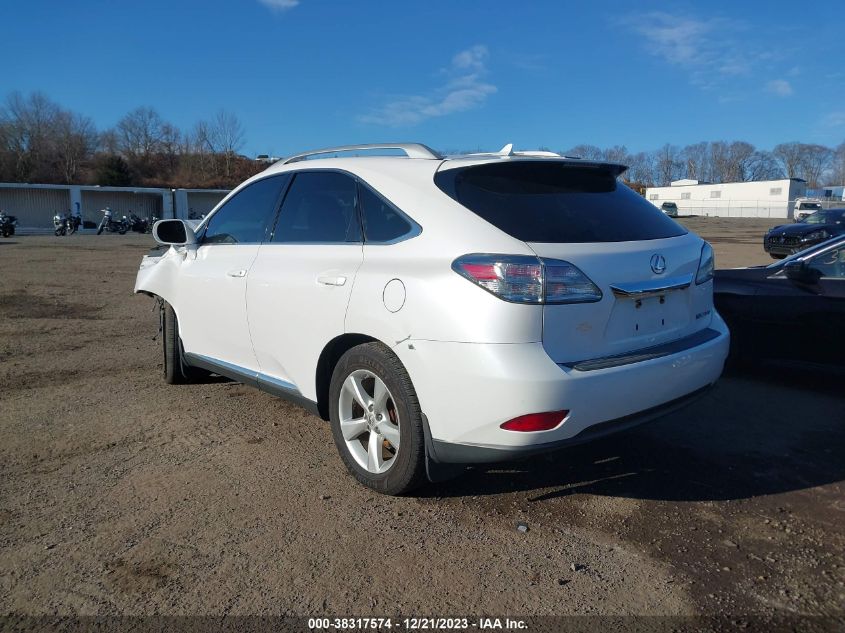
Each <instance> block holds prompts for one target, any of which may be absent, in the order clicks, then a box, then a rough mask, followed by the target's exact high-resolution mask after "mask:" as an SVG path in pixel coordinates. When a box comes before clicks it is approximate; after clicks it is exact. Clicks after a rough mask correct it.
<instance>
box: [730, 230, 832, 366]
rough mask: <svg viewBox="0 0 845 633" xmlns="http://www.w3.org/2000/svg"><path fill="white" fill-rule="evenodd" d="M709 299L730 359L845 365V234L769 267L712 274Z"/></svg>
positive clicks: (738, 269)
mask: <svg viewBox="0 0 845 633" xmlns="http://www.w3.org/2000/svg"><path fill="white" fill-rule="evenodd" d="M714 301H715V304H716V309H717V310H718V311H719V314H721V315H722V316H723V317H724V319H725V321H726V322H727V323H728V325H729V327H730V330H731V355H732V357H733V358H735V359H738V360H739V359H743V358H776V359H781V360H798V361H812V362H817V363H832V364H835V365H838V366H839V367H843V366H845V235H840V236H838V237H835V238H833V239H829V240H827V241H825V242H823V243H822V244H818V245H816V246H814V247H813V248H810V249H807V250H805V251H801V252H800V253H797V254H795V255H792V256H791V257H789V258H787V259H784V260H782V261H780V262H776V263H774V264H770V265H769V266H755V267H753V268H737V269H732V270H717V271H716V276H715V280H714Z"/></svg>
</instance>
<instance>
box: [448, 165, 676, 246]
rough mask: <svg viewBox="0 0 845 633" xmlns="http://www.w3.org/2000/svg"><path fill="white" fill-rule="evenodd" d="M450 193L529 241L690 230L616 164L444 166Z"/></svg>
mask: <svg viewBox="0 0 845 633" xmlns="http://www.w3.org/2000/svg"><path fill="white" fill-rule="evenodd" d="M434 182H435V184H436V185H437V186H438V187H439V188H440V189H441V190H442V191H443V192H444V193H446V194H447V195H448V196H450V197H451V198H453V199H454V200H456V201H458V202H460V203H461V204H462V205H463V206H465V207H466V208H467V209H469V210H470V211H472V212H474V213H476V214H477V215H479V216H481V217H482V218H484V219H485V220H487V221H488V222H490V223H491V224H493V225H494V226H496V227H497V228H499V229H501V230H502V231H504V232H505V233H507V234H509V235H511V236H513V237H515V238H517V239H520V240H523V241H525V242H567V243H573V242H628V241H636V240H656V239H661V238H665V237H676V236H678V235H684V234H685V233H686V230H685V229H684V228H683V227H682V226H681V225H679V224H677V223H676V222H675V221H673V220H671V219H670V218H668V217H666V215H665V214H664V213H663V212H662V211H661V210H660V209H658V208H657V207H655V206H654V205H653V204H651V203H650V202H647V201H646V200H645V199H644V198H643V197H642V196H640V195H638V194H636V193H634V192H633V191H631V189H629V188H628V187H627V186H625V185H624V184H622V183H620V182H618V181H617V179H616V172H615V171H613V169H612V168H610V167H603V166H595V165H593V166H589V165H572V164H569V163H561V162H550V161H545V162H539V161H519V162H516V161H515V162H507V163H490V164H485V165H475V166H471V167H462V168H457V169H449V170H446V171H441V172H438V173H437V174H436V175H435V177H434Z"/></svg>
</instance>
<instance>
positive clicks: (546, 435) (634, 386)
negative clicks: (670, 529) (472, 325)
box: [394, 313, 730, 463]
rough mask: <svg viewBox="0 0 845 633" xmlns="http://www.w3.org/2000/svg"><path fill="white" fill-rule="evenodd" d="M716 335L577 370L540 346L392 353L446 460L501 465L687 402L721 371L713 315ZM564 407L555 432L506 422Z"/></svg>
mask: <svg viewBox="0 0 845 633" xmlns="http://www.w3.org/2000/svg"><path fill="white" fill-rule="evenodd" d="M710 329H711V330H714V331H715V335H713V336H712V337H707V340H704V338H703V337H702V339H701V340H703V341H704V342H701V343H700V344H697V345H695V346H693V347H689V348H685V349H681V350H676V351H675V352H674V353H673V352H672V350H671V349H669V350H665V351H667V353H665V354H662V353H661V354H660V355H657V356H655V357H650V356H646V357H644V359H643V360H636V361H634V362H625V363H619V364H611V366H606V367H605V366H602V365H599V366H598V367H595V368H593V367H591V368H589V369H587V370H579V369H576V368H574V367H567V366H565V365H557V364H555V363H554V361H552V359H551V358H550V357H549V356H548V354H547V353H546V352H545V350H544V349H543V346H542V344H541V343H527V344H514V345H502V344H473V343H441V342H434V341H407V342H403V343H402V344H399V345H397V346H396V347H395V348H394V350H395V351H396V353H397V355H398V356H399V358H400V359H401V360H402V362H403V363H404V365H405V367H406V368H407V370H408V373H409V374H410V376H411V379H412V381H413V382H414V386H415V387H416V391H417V395H418V397H419V401H420V405H421V408H422V410H423V412H424V413H425V414H426V417H427V420H428V424H429V430H430V440H431V441H430V448H431V449H432V453H433V454H432V455H431V456H432V457H433V458H434V459H436V460H437V461H440V462H443V463H451V462H457V463H467V462H489V461H501V460H503V459H510V458H513V457H519V456H521V455H525V454H530V453H532V452H537V451H546V450H553V449H555V448H559V447H561V446H567V445H570V444H577V443H581V442H585V441H589V440H591V439H594V438H596V437H600V436H603V435H607V434H609V433H613V432H617V431H621V430H625V429H628V428H630V427H632V426H635V425H637V424H641V423H642V422H646V421H648V420H651V419H654V418H656V417H659V416H661V415H664V414H666V413H669V412H671V411H674V410H676V409H677V408H679V407H681V406H683V405H684V404H686V403H687V401H688V400H690V399H692V398H694V397H695V396H697V395H700V393H701V392H702V390H705V389H706V388H707V387H709V386H711V385H712V384H713V383H714V382H715V381H716V380H717V379H718V378H719V376H720V375H721V373H722V369H723V366H724V362H725V358H726V357H727V354H728V347H729V343H730V335H729V333H728V330H727V327H726V326H725V324H724V322H723V321H722V319H721V318H720V317H719V316H718V315H717V314H715V313H714V317H713V320H712V322H711V325H710ZM561 410H566V411H569V413H568V414H567V415H566V417H564V418H563V419H562V421H561V423H560V424H559V425H558V426H557V427H555V428H554V429H551V430H549V431H538V432H533V433H520V432H515V431H508V430H504V429H502V428H500V425H501V424H502V423H503V422H505V421H507V420H510V419H513V418H515V417H518V416H521V415H525V414H528V413H539V412H544V411H561Z"/></svg>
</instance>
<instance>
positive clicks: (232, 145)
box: [206, 110, 244, 178]
mask: <svg viewBox="0 0 845 633" xmlns="http://www.w3.org/2000/svg"><path fill="white" fill-rule="evenodd" d="M206 138H207V140H208V143H209V145H210V147H211V150H212V151H213V152H214V153H216V154H220V155H222V156H223V165H224V176H225V177H226V178H229V177H230V176H231V173H232V160H233V159H234V157H235V154H237V152H239V151H240V149H241V147H243V144H244V128H243V126H242V125H241V122H240V121H239V120H238V117H237V116H236V115H235V114H233V113H231V112H227V111H226V110H220V111H219V112H218V113H217V114H215V115H214V118H213V119H212V120H211V122H210V123H208V124H207V125H206Z"/></svg>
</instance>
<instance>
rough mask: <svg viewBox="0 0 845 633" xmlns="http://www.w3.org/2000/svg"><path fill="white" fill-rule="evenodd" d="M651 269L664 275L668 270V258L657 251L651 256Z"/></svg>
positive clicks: (656, 273) (657, 273)
mask: <svg viewBox="0 0 845 633" xmlns="http://www.w3.org/2000/svg"><path fill="white" fill-rule="evenodd" d="M651 269H652V270H653V271H654V274H655V275H662V274H663V273H665V272H666V258H665V257H663V255H658V254H657V253H655V254H654V255H652V256H651Z"/></svg>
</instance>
